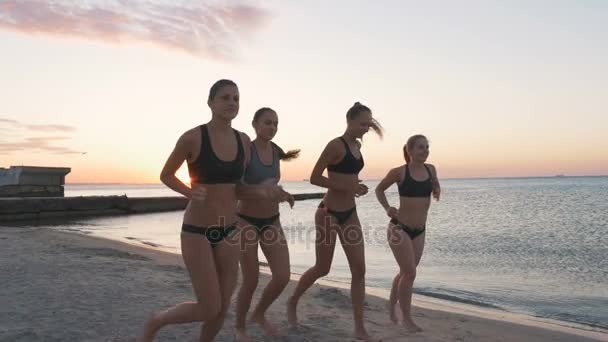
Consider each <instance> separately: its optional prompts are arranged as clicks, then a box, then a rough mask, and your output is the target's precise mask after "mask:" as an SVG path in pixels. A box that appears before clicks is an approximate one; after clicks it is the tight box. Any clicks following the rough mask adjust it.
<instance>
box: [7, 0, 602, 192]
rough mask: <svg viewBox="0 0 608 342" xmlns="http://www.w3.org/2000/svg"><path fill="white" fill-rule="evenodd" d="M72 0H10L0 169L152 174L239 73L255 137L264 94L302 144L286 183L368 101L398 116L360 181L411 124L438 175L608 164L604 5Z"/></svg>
mask: <svg viewBox="0 0 608 342" xmlns="http://www.w3.org/2000/svg"><path fill="white" fill-rule="evenodd" d="M74 3H75V2H73V1H53V2H49V1H27V2H22V1H15V0H0V49H1V55H0V61H1V63H0V75H2V76H1V77H0V90H1V92H0V94H1V95H0V103H1V104H2V105H1V106H0V167H8V166H10V165H43V166H67V167H71V168H72V172H71V173H70V175H68V177H67V181H68V182H72V183H75V182H113V183H157V182H158V175H159V172H160V169H161V168H162V166H163V163H164V161H165V159H166V158H167V156H168V154H169V153H170V151H171V149H172V148H173V146H174V144H175V142H176V140H177V138H178V137H179V136H180V135H181V133H183V132H184V131H185V130H187V129H189V128H192V127H194V126H197V125H199V124H202V123H204V122H206V121H208V120H209V119H210V112H209V109H208V107H207V105H206V96H207V94H208V90H209V87H210V86H211V85H212V84H213V82H214V81H215V80H217V79H219V78H230V79H233V80H234V81H236V82H237V84H238V85H239V89H240V93H241V109H240V113H239V116H238V117H237V119H236V120H235V121H234V124H233V126H234V127H235V128H237V129H240V130H243V131H245V132H246V133H248V134H249V135H250V136H251V137H252V138H253V137H254V132H253V129H252V128H251V125H250V122H251V118H252V116H253V113H254V111H255V110H256V109H258V108H259V107H262V106H269V107H272V108H274V109H275V110H276V111H277V113H278V115H279V132H278V134H277V136H276V138H275V141H276V142H277V143H278V144H279V145H281V146H282V147H283V148H285V149H291V148H301V149H302V155H301V158H300V159H298V160H296V161H292V162H290V163H284V164H283V166H282V169H283V172H282V173H283V177H284V179H286V180H301V179H303V178H308V176H309V173H310V171H311V169H312V166H313V164H314V162H315V161H316V158H317V157H318V155H319V153H320V152H321V150H322V149H323V147H324V146H325V144H326V143H327V141H329V140H330V139H332V138H334V137H336V136H339V135H341V134H342V133H343V132H344V129H345V127H346V119H345V114H346V110H347V109H348V108H349V107H350V106H351V105H352V104H353V103H354V102H355V101H360V102H362V103H364V104H366V105H368V106H369V107H370V108H372V110H373V113H374V116H375V117H376V118H377V119H378V120H379V121H380V122H381V123H382V124H383V125H384V127H385V128H386V135H385V138H384V139H383V140H380V139H379V138H378V137H375V136H373V134H368V135H366V136H365V138H364V142H363V153H364V156H365V161H366V166H365V169H364V170H363V171H362V174H361V177H362V178H364V179H370V178H374V179H376V178H380V177H382V176H384V175H385V174H386V172H387V171H388V170H389V169H390V168H391V167H395V166H397V165H400V164H402V163H403V159H402V152H401V149H402V146H403V144H404V143H405V141H406V140H407V138H408V137H409V136H410V135H413V134H416V133H423V134H425V135H427V136H428V137H429V139H430V143H431V155H430V157H429V162H431V163H433V164H435V165H436V166H437V168H438V172H439V176H440V177H443V178H447V177H502V176H506V177H517V176H552V175H555V174H566V175H606V174H608V134H606V132H608V100H607V99H608V62H606V61H607V60H608V44H607V43H606V42H608V2H604V1H600V0H597V1H591V0H589V1H584V0H581V1H574V0H573V1H508V2H507V1H460V2H458V3H456V2H451V1H427V2H424V3H423V4H421V3H419V2H413V1H388V0H387V1H383V2H382V3H381V4H382V6H379V4H380V2H372V1H356V0H355V1H353V0H351V1H332V2H326V1H316V0H314V1H306V2H305V3H303V2H298V1H278V0H277V1H206V0H204V1H197V2H196V5H194V3H195V2H194V1H182V2H180V1H169V0H166V1H160V0H155V1H146V2H144V1H128V2H127V1H82V2H79V5H74ZM85 152H86V153H85ZM180 176H181V177H182V178H185V177H186V173H185V171H184V170H181V171H180Z"/></svg>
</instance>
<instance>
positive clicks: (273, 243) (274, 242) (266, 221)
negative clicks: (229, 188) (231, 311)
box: [236, 107, 300, 341]
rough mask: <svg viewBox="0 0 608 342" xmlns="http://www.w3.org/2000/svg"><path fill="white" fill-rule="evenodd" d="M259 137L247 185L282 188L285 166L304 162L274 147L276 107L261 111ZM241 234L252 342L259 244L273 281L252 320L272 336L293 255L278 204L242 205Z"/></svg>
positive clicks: (241, 324) (243, 312) (242, 315)
mask: <svg viewBox="0 0 608 342" xmlns="http://www.w3.org/2000/svg"><path fill="white" fill-rule="evenodd" d="M252 125H253V128H254V129H255V133H256V138H255V140H253V142H252V144H251V160H250V161H249V164H248V165H247V168H246V169H245V176H244V181H245V183H246V184H252V185H255V184H272V185H276V184H277V183H278V182H279V180H280V179H281V161H289V160H292V159H295V158H297V157H298V155H299V153H300V151H299V150H293V151H288V152H284V151H283V150H282V149H281V148H280V147H279V146H277V145H276V144H275V143H273V142H272V138H274V136H275V134H276V133H277V129H278V125H279V118H278V116H277V113H276V112H275V111H274V110H272V109H271V108H267V107H264V108H260V109H259V110H258V111H256V112H255V114H254V116H253V122H252ZM238 212H239V213H238V216H239V226H242V227H243V228H242V230H241V241H242V248H241V272H242V275H243V279H242V284H241V288H240V290H239V292H238V295H237V300H236V337H237V341H251V339H250V337H249V336H248V335H247V328H246V320H247V317H246V316H247V312H248V311H249V306H250V305H251V299H252V297H253V293H254V292H255V289H256V287H257V285H258V276H259V271H260V269H259V263H258V245H259V246H260V247H261V249H262V252H263V253H264V256H266V260H267V261H268V266H269V267H270V271H271V272H272V278H271V280H270V282H269V283H268V285H266V288H265V289H264V292H263V293H262V298H260V301H259V302H258V304H257V306H256V307H255V309H254V310H253V313H252V314H251V318H250V320H251V321H252V322H255V323H257V324H259V325H260V326H261V327H262V329H263V331H264V333H265V334H266V335H268V336H277V335H278V334H279V332H278V330H277V328H276V327H275V326H274V325H273V324H271V323H270V322H268V321H267V320H266V317H265V313H266V310H267V309H268V308H269V307H270V305H271V304H272V303H273V302H274V301H275V300H276V299H277V298H278V297H279V295H280V294H281V292H282V291H283V289H284V288H285V286H287V284H288V283H289V276H290V269H289V250H288V249H287V242H286V240H285V235H284V234H283V228H282V227H281V220H280V218H279V203H278V202H277V201H259V200H256V201H246V200H245V201H241V202H240V204H239V208H238Z"/></svg>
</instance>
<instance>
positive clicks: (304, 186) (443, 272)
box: [52, 177, 608, 329]
mask: <svg viewBox="0 0 608 342" xmlns="http://www.w3.org/2000/svg"><path fill="white" fill-rule="evenodd" d="M366 183H367V184H368V186H370V188H372V187H374V186H375V185H376V184H377V182H374V181H369V182H366ZM283 186H284V187H285V188H286V189H287V190H289V191H291V192H292V193H305V192H320V191H323V190H322V189H320V188H317V187H314V186H312V185H310V184H308V183H305V182H285V183H283ZM442 189H443V193H442V198H441V201H439V202H435V201H433V203H432V205H431V210H430V215H429V221H428V224H427V237H426V246H425V250H424V254H423V257H422V261H421V263H420V266H419V268H418V275H417V279H416V282H415V284H414V286H415V291H416V292H417V293H419V294H423V295H427V296H432V297H436V298H442V299H447V300H451V301H457V302H462V303H468V304H473V305H479V306H484V307H490V308H495V309H499V310H506V311H510V312H515V313H522V314H527V315H532V316H538V317H543V318H549V319H554V320H559V321H562V322H564V323H576V324H582V325H585V326H587V327H589V328H591V329H593V328H596V329H608V238H607V235H608V177H558V178H557V177H556V178H510V179H448V180H443V181H442ZM396 191H397V189H396V187H394V188H391V189H389V190H388V193H387V195H388V198H389V201H390V202H391V203H393V204H395V205H397V204H398V194H397V192H396ZM122 194H126V195H128V196H132V197H135V196H142V197H145V196H173V195H176V194H175V193H173V192H172V191H171V190H169V189H167V188H166V187H164V186H162V185H67V186H66V189H65V195H66V196H87V195H122ZM318 202H319V200H308V201H299V202H296V206H295V207H294V208H293V209H290V208H289V207H288V206H287V205H282V206H281V221H282V224H283V227H284V230H285V232H286V236H287V238H288V240H289V248H290V256H291V263H292V271H293V272H296V273H301V272H303V271H305V270H306V269H307V268H308V267H310V266H311V265H312V264H313V263H314V238H315V236H314V221H313V216H314V211H315V208H316V206H317V205H318ZM357 206H358V207H357V211H358V214H359V218H360V220H361V222H362V224H363V229H364V231H365V233H366V263H367V285H368V286H373V287H379V288H385V289H387V288H389V287H390V284H391V280H392V277H393V276H394V275H395V274H396V272H397V270H398V268H397V265H396V263H395V261H394V259H393V256H392V253H391V251H390V249H389V248H388V246H387V244H386V232H385V229H386V225H387V222H388V218H387V217H386V216H385V214H384V211H383V210H382V208H381V206H380V205H379V204H378V203H377V201H376V200H375V197H374V196H373V194H372V193H370V194H368V195H366V196H364V197H361V198H359V199H358V200H357ZM182 214H183V213H182V212H181V211H178V212H171V213H155V214H146V215H136V216H124V217H106V218H93V219H79V220H74V221H70V222H68V223H61V224H53V225H52V227H53V228H55V229H65V230H77V231H84V232H87V233H92V234H97V235H101V236H105V237H109V238H113V239H118V240H125V239H127V240H130V241H131V242H136V243H137V242H144V243H148V244H152V245H156V246H157V247H158V248H161V249H165V250H169V251H173V252H177V253H179V231H180V226H181V219H182ZM260 259H261V260H264V257H263V255H261V254H260ZM328 278H329V279H332V280H334V281H339V282H345V283H348V282H349V280H350V273H349V270H348V265H347V262H346V258H345V257H344V253H343V252H342V250H341V248H340V247H339V245H338V246H337V248H336V252H335V256H334V263H333V266H332V270H331V273H330V274H329V275H328Z"/></svg>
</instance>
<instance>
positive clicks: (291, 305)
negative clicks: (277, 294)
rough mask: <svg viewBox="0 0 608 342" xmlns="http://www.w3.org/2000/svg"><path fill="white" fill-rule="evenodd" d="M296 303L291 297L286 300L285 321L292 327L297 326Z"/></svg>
mask: <svg viewBox="0 0 608 342" xmlns="http://www.w3.org/2000/svg"><path fill="white" fill-rule="evenodd" d="M297 305H298V303H296V302H294V301H293V298H292V297H290V298H289V299H288V300H287V322H289V325H291V326H292V327H297V326H298V315H297V313H296V310H297Z"/></svg>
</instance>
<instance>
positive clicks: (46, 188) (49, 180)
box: [0, 166, 71, 197]
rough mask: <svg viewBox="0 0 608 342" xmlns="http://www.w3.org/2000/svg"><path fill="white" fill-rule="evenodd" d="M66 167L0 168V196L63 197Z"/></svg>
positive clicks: (67, 170) (68, 170) (68, 171)
mask: <svg viewBox="0 0 608 342" xmlns="http://www.w3.org/2000/svg"><path fill="white" fill-rule="evenodd" d="M70 171H71V169H70V168H68V167H40V166H11V167H9V168H8V169H7V168H0V197H63V195H64V191H63V185H64V184H65V176H66V175H67V174H68V173H70Z"/></svg>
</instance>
